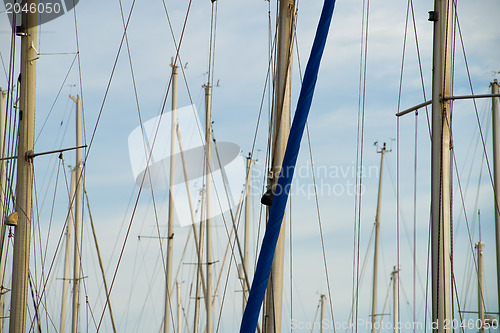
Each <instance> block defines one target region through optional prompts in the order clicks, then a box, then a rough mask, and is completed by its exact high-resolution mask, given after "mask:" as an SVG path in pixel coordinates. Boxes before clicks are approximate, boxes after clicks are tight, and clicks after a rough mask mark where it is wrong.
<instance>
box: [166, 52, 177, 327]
mask: <svg viewBox="0 0 500 333" xmlns="http://www.w3.org/2000/svg"><path fill="white" fill-rule="evenodd" d="M170 66H171V67H172V121H171V123H172V124H171V125H172V127H171V134H170V181H169V190H170V191H169V196H168V227H167V228H168V230H167V272H166V276H165V313H164V322H163V332H164V333H168V331H169V329H170V312H171V311H170V309H171V304H172V301H171V298H170V295H171V294H172V291H171V290H170V289H171V288H170V284H171V281H172V257H173V250H174V186H173V185H174V180H175V169H174V167H175V157H174V156H175V142H176V141H175V137H176V128H177V69H178V67H177V66H176V65H175V63H174V58H172V62H171V64H170Z"/></svg>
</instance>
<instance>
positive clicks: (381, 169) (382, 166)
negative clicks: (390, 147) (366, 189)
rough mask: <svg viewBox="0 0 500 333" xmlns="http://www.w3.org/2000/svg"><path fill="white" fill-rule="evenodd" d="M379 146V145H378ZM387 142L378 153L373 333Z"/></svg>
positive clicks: (375, 320) (373, 330) (374, 330)
mask: <svg viewBox="0 0 500 333" xmlns="http://www.w3.org/2000/svg"><path fill="white" fill-rule="evenodd" d="M377 146H378V144H377ZM385 147H386V146H385V142H384V145H383V146H382V149H381V150H380V151H378V152H377V153H379V154H380V170H379V172H380V175H379V179H378V196H377V213H376V214H375V248H374V251H373V287H372V288H373V289H372V318H371V319H372V320H371V321H372V327H371V332H372V333H375V332H376V329H375V323H376V322H377V317H376V316H377V277H378V243H379V239H380V206H381V204H382V200H381V197H382V176H383V170H384V154H385V153H386V152H387V149H386V148H385Z"/></svg>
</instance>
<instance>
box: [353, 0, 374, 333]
mask: <svg viewBox="0 0 500 333" xmlns="http://www.w3.org/2000/svg"><path fill="white" fill-rule="evenodd" d="M369 13H370V0H363V15H362V20H361V50H360V63H359V90H358V129H357V138H356V168H357V170H356V171H357V172H358V173H359V178H358V177H356V187H355V191H356V193H355V201H354V215H355V216H354V233H353V234H354V242H353V246H354V251H353V290H352V299H353V302H355V306H354V308H355V322H356V323H357V322H358V309H359V297H358V291H359V259H360V257H359V255H360V240H361V203H362V195H361V188H362V186H363V177H362V176H363V173H362V169H363V149H364V124H365V97H366V71H367V60H366V59H367V54H368V31H369V29H368V27H369V24H368V23H369ZM354 330H355V332H356V333H357V332H358V327H357V325H356V327H355V329H354Z"/></svg>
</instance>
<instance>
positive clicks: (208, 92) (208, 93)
mask: <svg viewBox="0 0 500 333" xmlns="http://www.w3.org/2000/svg"><path fill="white" fill-rule="evenodd" d="M203 87H204V88H205V109H206V123H205V131H206V132H205V145H206V169H205V170H206V172H205V182H206V184H205V188H206V207H205V212H206V213H205V214H206V228H207V231H206V232H207V286H206V287H207V291H206V295H205V297H206V300H205V305H206V309H207V327H206V333H212V331H213V323H212V217H211V213H212V212H211V210H212V195H211V194H212V193H211V192H212V174H211V163H212V149H211V141H212V133H211V131H212V87H211V86H210V82H208V83H207V84H206V85H205V86H203Z"/></svg>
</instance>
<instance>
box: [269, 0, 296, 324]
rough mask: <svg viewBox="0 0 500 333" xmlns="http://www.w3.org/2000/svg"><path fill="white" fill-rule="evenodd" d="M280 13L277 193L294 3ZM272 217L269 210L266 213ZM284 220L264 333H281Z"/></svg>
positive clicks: (286, 123) (286, 2) (273, 177)
mask: <svg viewBox="0 0 500 333" xmlns="http://www.w3.org/2000/svg"><path fill="white" fill-rule="evenodd" d="M279 1H280V3H279V13H278V16H279V17H278V20H279V23H278V41H277V43H278V46H277V49H278V54H277V57H276V61H277V66H276V67H277V68H276V73H277V74H276V75H277V78H276V80H275V81H276V88H275V101H274V108H273V115H272V121H273V132H272V139H273V140H272V143H273V145H272V150H271V152H272V157H271V160H272V166H271V168H272V169H271V172H270V175H269V179H268V184H269V185H270V187H271V188H272V189H273V190H275V191H283V190H285V189H276V188H275V187H276V183H277V180H278V175H279V173H280V171H281V164H282V161H283V156H284V155H285V149H286V143H287V141H288V134H289V132H290V102H291V85H292V84H291V83H292V48H293V37H292V31H293V27H294V19H295V0H279ZM267 214H268V215H269V207H268V210H267ZM284 220H285V218H283V223H282V224H281V231H280V236H279V238H278V242H277V244H276V252H275V254H274V259H273V264H272V267H271V276H270V278H269V284H268V288H267V295H266V306H265V323H264V324H265V326H264V327H265V330H264V332H265V333H271V332H281V310H282V299H283V264H284V252H285V221H284Z"/></svg>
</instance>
